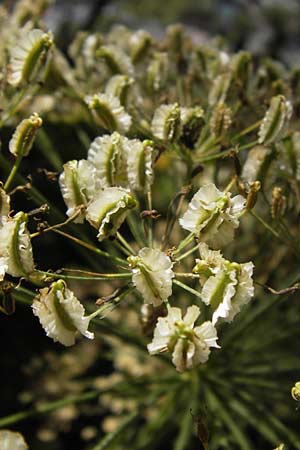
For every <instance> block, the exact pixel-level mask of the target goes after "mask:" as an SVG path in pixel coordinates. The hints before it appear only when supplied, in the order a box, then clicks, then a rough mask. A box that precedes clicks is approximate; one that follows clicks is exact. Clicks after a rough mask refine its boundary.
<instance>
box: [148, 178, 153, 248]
mask: <svg viewBox="0 0 300 450" xmlns="http://www.w3.org/2000/svg"><path fill="white" fill-rule="evenodd" d="M147 208H148V209H149V211H151V210H152V192H151V187H150V188H149V191H148V192H147ZM148 243H149V247H150V248H152V247H153V220H152V219H151V217H149V219H148Z"/></svg>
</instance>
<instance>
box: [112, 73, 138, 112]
mask: <svg viewBox="0 0 300 450" xmlns="http://www.w3.org/2000/svg"><path fill="white" fill-rule="evenodd" d="M133 83H134V80H133V78H129V77H128V76H127V75H114V76H113V77H111V78H110V79H109V81H108V82H107V84H106V86H105V93H106V94H108V95H111V96H113V97H117V98H118V99H119V100H120V103H121V105H125V104H126V99H127V94H128V90H129V87H130V86H132V84H133Z"/></svg>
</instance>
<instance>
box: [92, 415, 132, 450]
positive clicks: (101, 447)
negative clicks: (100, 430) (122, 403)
mask: <svg viewBox="0 0 300 450" xmlns="http://www.w3.org/2000/svg"><path fill="white" fill-rule="evenodd" d="M139 415H140V412H139V411H133V412H131V413H129V414H127V415H126V416H125V418H124V419H123V420H122V421H121V422H120V424H119V425H118V427H117V428H116V429H115V430H114V431H112V432H111V433H108V434H107V435H106V436H104V437H103V438H101V439H100V441H99V442H98V443H97V444H96V445H95V446H94V447H93V448H92V450H105V449H107V448H108V447H110V445H111V444H112V443H113V441H114V440H115V439H117V438H118V437H119V436H120V435H121V434H122V433H123V432H124V431H125V430H126V428H128V427H129V426H130V425H131V424H132V423H133V422H135V421H136V419H137V418H138V417H139Z"/></svg>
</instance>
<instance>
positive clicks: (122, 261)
mask: <svg viewBox="0 0 300 450" xmlns="http://www.w3.org/2000/svg"><path fill="white" fill-rule="evenodd" d="M53 231H54V232H55V233H58V234H60V235H62V236H64V237H66V238H68V239H70V240H71V241H73V242H76V244H78V245H81V246H82V247H85V248H87V249H89V250H91V251H92V252H94V253H97V254H98V255H100V256H103V257H104V258H107V259H110V260H111V261H114V262H116V263H118V264H121V265H122V266H124V265H125V266H126V267H128V263H127V261H126V260H125V259H122V258H119V257H118V256H114V255H110V254H109V253H107V252H105V251H104V250H100V248H97V247H95V246H94V245H91V244H88V243H87V242H84V241H82V240H81V239H78V238H77V237H75V236H72V235H71V234H68V233H65V232H64V231H61V230H57V229H54V230H53Z"/></svg>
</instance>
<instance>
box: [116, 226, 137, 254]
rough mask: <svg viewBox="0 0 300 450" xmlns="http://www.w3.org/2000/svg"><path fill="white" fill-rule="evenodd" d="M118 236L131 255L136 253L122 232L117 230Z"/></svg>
mask: <svg viewBox="0 0 300 450" xmlns="http://www.w3.org/2000/svg"><path fill="white" fill-rule="evenodd" d="M116 237H117V239H118V241H120V242H121V244H122V245H123V246H124V247H125V248H126V249H127V251H128V252H129V254H130V255H135V251H134V250H133V248H132V247H131V245H130V244H129V243H128V242H127V241H126V239H125V238H123V236H122V235H121V233H119V232H118V231H117V233H116Z"/></svg>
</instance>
